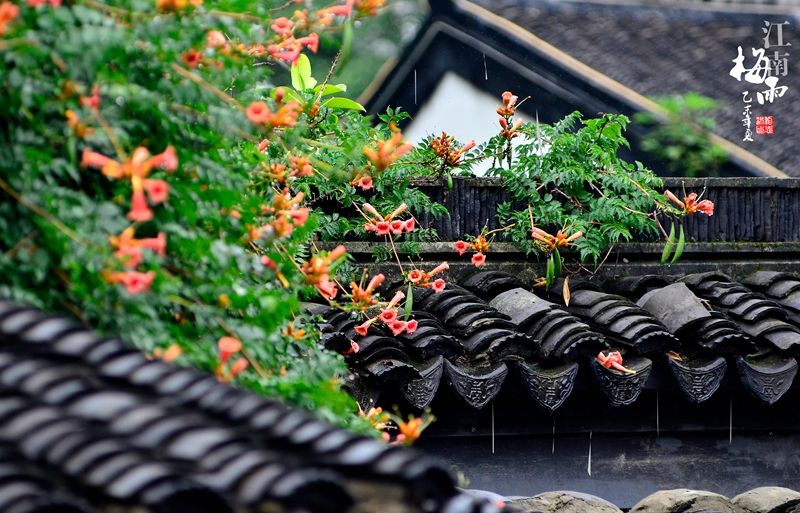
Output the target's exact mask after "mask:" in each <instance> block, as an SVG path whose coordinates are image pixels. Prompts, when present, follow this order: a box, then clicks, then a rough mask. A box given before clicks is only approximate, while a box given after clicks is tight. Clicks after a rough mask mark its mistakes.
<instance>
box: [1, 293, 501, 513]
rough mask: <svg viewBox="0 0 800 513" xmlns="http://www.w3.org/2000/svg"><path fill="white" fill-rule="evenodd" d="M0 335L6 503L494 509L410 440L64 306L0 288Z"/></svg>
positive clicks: (26, 509)
mask: <svg viewBox="0 0 800 513" xmlns="http://www.w3.org/2000/svg"><path fill="white" fill-rule="evenodd" d="M0 342H2V344H0V511H3V512H7V513H34V512H38V513H45V512H51V513H52V512H55V511H58V512H65V513H69V512H94V511H99V510H105V509H104V508H114V507H141V508H145V510H146V511H153V512H163V513H167V512H182V513H185V512H190V511H191V512H193V513H202V512H209V513H211V512H213V513H223V512H226V511H242V512H245V511H265V510H267V509H268V510H269V511H315V512H321V513H324V512H331V513H333V512H345V511H351V510H353V509H358V510H359V511H363V510H364V509H363V506H364V504H367V503H369V502H370V501H372V502H374V501H375V500H378V504H382V502H381V501H383V504H386V505H389V504H390V503H392V501H394V502H396V503H398V504H399V505H400V507H401V508H402V509H403V510H404V511H442V512H447V513H458V512H465V513H478V512H485V513H490V512H492V511H495V510H496V508H495V506H493V505H491V504H489V503H487V502H485V501H480V500H477V499H472V498H470V497H467V496H465V495H463V494H460V493H459V492H458V491H457V490H456V488H455V487H454V485H453V482H452V480H451V478H450V477H449V475H448V474H447V473H446V472H445V471H444V470H443V469H441V468H439V467H437V466H436V465H434V464H433V463H431V462H430V461H429V460H428V459H427V458H425V457H423V456H422V455H420V454H418V453H417V452H415V451H412V450H408V449H404V448H400V447H390V446H387V445H385V444H383V443H380V442H378V441H375V440H373V439H370V438H366V437H359V436H355V435H353V434H351V433H349V432H347V431H344V430H341V429H338V428H334V427H332V426H330V425H328V424H327V423H325V422H322V421H320V420H318V419H316V418H315V417H314V416H312V415H311V414H309V413H307V412H303V411H299V410H296V409H293V408H290V407H288V406H286V405H283V404H282V403H280V402H277V401H274V400H270V399H267V398H264V397H260V396H257V395H254V394H252V393H249V392H247V391H244V390H240V389H237V388H234V387H232V386H229V385H226V384H222V383H220V382H219V381H217V380H216V379H215V378H214V377H212V376H208V375H205V374H202V373H200V372H197V371H195V370H192V369H186V368H179V367H176V366H173V365H170V364H167V363H165V362H163V361H160V360H150V359H148V358H147V357H146V356H145V355H144V354H142V353H141V352H140V351H138V350H136V349H133V348H131V347H129V346H128V345H127V344H126V343H124V342H123V341H121V340H119V339H115V338H102V337H99V336H98V335H96V334H94V333H93V332H91V331H89V330H86V329H85V328H83V327H81V326H79V325H77V324H75V323H73V322H71V321H68V320H66V319H63V318H56V317H47V316H45V315H44V314H42V313H41V312H39V311H37V310H35V309H31V308H24V307H20V306H16V305H14V304H11V303H8V302H4V301H0ZM356 481H358V482H360V484H358V485H357V486H356V485H354V483H355V482H356ZM365 483H366V486H365V485H364V484H365ZM370 486H374V488H373V489H371V488H370ZM387 486H388V487H390V488H391V487H394V489H395V490H396V491H398V492H400V493H399V494H395V495H394V497H397V498H396V499H392V498H389V496H387V495H386V487H387ZM265 508H267V509H265ZM137 511H138V510H137Z"/></svg>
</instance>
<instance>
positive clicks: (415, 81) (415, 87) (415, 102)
mask: <svg viewBox="0 0 800 513" xmlns="http://www.w3.org/2000/svg"><path fill="white" fill-rule="evenodd" d="M416 104H417V70H414V105H416Z"/></svg>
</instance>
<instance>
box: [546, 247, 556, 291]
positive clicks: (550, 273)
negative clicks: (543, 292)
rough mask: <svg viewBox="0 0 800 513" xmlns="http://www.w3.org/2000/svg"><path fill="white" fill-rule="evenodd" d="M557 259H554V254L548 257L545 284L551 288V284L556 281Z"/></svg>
mask: <svg viewBox="0 0 800 513" xmlns="http://www.w3.org/2000/svg"><path fill="white" fill-rule="evenodd" d="M555 265H556V264H555V260H553V255H550V258H548V259H547V274H546V275H545V284H546V286H547V288H548V289H549V288H550V286H551V285H552V284H553V282H554V281H555V274H556V272H555Z"/></svg>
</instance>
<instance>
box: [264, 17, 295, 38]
mask: <svg viewBox="0 0 800 513" xmlns="http://www.w3.org/2000/svg"><path fill="white" fill-rule="evenodd" d="M293 25H294V22H293V21H292V20H290V19H289V18H287V17H285V16H282V17H280V18H277V19H276V20H275V21H273V22H272V25H270V26H269V28H271V29H272V31H273V32H275V33H276V34H280V35H285V34H291V33H292V26H293Z"/></svg>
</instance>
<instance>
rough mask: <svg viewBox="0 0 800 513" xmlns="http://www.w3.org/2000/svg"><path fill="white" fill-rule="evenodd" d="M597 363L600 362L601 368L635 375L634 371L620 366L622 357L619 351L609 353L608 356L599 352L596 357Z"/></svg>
mask: <svg viewBox="0 0 800 513" xmlns="http://www.w3.org/2000/svg"><path fill="white" fill-rule="evenodd" d="M597 361H598V362H600V364H601V365H602V366H603V367H606V368H608V369H615V370H618V371H620V372H624V373H626V374H636V371H633V370H631V369H628V368H627V367H624V366H623V365H622V364H623V362H622V355H621V354H620V352H619V351H609V352H608V354H606V353H604V352H603V351H600V353H599V354H598V355H597Z"/></svg>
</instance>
